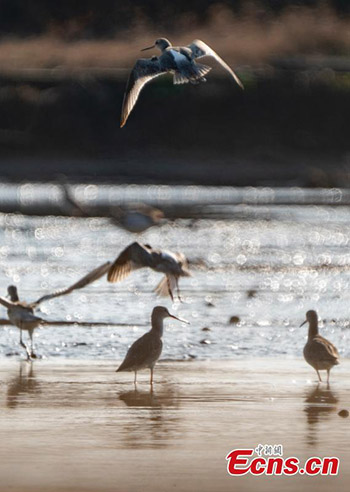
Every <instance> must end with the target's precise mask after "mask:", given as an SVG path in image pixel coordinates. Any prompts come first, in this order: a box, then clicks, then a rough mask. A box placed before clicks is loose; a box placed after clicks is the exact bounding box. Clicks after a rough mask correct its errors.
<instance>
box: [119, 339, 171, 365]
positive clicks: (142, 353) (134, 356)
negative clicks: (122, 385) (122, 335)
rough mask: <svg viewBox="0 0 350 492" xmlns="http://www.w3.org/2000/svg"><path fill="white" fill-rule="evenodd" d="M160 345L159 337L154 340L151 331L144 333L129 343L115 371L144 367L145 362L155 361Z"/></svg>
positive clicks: (159, 351)
mask: <svg viewBox="0 0 350 492" xmlns="http://www.w3.org/2000/svg"><path fill="white" fill-rule="evenodd" d="M162 346H163V343H162V340H161V339H159V338H157V339H156V340H155V339H154V337H153V336H152V335H151V332H147V333H145V334H144V335H143V336H142V337H141V338H139V339H138V340H136V341H135V342H134V343H133V344H132V345H131V347H130V348H129V350H128V351H127V354H126V356H125V359H124V360H123V362H122V363H121V365H120V366H119V367H118V369H117V372H118V371H127V370H133V369H134V368H136V369H137V367H140V368H141V367H146V365H145V364H147V363H148V362H149V361H150V362H152V361H153V360H154V362H155V361H156V360H157V359H158V358H159V357H160V354H161V352H162Z"/></svg>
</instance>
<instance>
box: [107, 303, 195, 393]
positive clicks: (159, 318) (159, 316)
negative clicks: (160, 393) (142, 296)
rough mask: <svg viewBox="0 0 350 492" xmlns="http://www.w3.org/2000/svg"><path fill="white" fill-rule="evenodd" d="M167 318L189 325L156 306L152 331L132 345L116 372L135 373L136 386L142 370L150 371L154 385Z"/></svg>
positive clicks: (161, 307)
mask: <svg viewBox="0 0 350 492" xmlns="http://www.w3.org/2000/svg"><path fill="white" fill-rule="evenodd" d="M165 318H174V319H177V320H178V321H181V322H183V323H187V324H188V321H185V320H184V319H180V318H177V317H176V316H174V315H173V314H170V313H169V311H168V310H167V308H165V307H163V306H156V307H155V308H154V309H153V311H152V318H151V323H152V329H151V330H150V331H148V332H147V333H145V334H144V335H143V336H142V337H141V338H139V339H138V340H136V341H135V342H134V343H133V344H132V345H131V347H130V348H129V350H128V352H127V354H126V356H125V359H124V360H123V362H122V363H121V364H120V366H119V367H118V369H117V370H116V372H122V371H134V373H135V378H134V384H136V383H137V371H140V370H141V369H150V371H151V375H150V376H151V377H150V384H151V385H152V384H153V368H154V366H155V364H156V362H157V360H158V359H159V357H160V354H161V353H162V349H163V342H162V336H163V320H164V319H165Z"/></svg>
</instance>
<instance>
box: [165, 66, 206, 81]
mask: <svg viewBox="0 0 350 492" xmlns="http://www.w3.org/2000/svg"><path fill="white" fill-rule="evenodd" d="M181 68H182V71H176V72H175V73H174V84H188V82H191V83H196V82H197V81H200V80H203V82H204V81H205V79H204V76H205V75H206V74H207V73H208V72H210V70H211V67H209V66H208V65H204V64H203V63H195V64H193V65H192V66H189V67H181Z"/></svg>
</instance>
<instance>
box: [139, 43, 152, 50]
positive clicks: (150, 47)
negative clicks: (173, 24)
mask: <svg viewBox="0 0 350 492" xmlns="http://www.w3.org/2000/svg"><path fill="white" fill-rule="evenodd" d="M154 47H155V44H154V45H153V46H149V47H148V48H143V49H142V50H141V51H146V50H151V49H152V48H154Z"/></svg>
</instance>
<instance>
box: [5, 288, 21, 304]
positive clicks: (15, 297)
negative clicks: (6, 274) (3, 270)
mask: <svg viewBox="0 0 350 492" xmlns="http://www.w3.org/2000/svg"><path fill="white" fill-rule="evenodd" d="M7 294H8V297H9V298H10V299H11V301H12V302H16V301H18V300H19V299H18V293H17V287H16V286H15V285H9V286H8V287H7Z"/></svg>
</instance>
